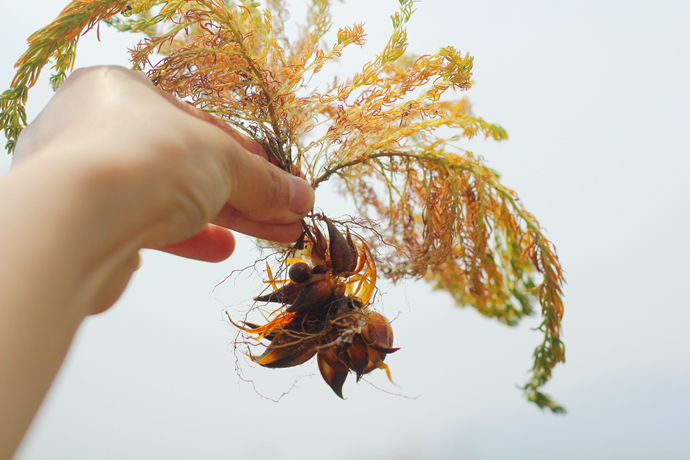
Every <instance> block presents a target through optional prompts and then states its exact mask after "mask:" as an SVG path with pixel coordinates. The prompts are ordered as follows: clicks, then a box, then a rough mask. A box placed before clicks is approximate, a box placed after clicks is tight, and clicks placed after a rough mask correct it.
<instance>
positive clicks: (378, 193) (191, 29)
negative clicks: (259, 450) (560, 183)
mask: <svg viewBox="0 0 690 460" xmlns="http://www.w3.org/2000/svg"><path fill="white" fill-rule="evenodd" d="M412 4H413V1H412V0H400V10H399V11H398V12H397V13H395V14H394V15H393V16H392V21H393V33H392V35H391V37H390V39H389V41H388V43H387V45H386V46H385V48H384V49H383V50H382V51H381V52H380V54H378V55H376V56H375V57H374V58H373V59H372V60H371V61H370V62H369V63H367V64H365V65H364V66H363V67H362V69H361V70H360V71H359V72H357V73H355V74H354V75H353V76H352V77H350V78H348V79H336V80H335V81H333V83H332V84H330V85H329V86H328V87H327V88H325V89H323V90H321V91H317V90H312V89H310V88H309V82H310V79H311V78H312V77H313V75H314V74H316V73H318V72H319V71H321V70H322V68H323V67H324V65H325V64H327V63H328V61H331V60H333V59H334V58H337V57H339V56H341V54H342V52H343V51H344V49H345V48H347V47H348V46H350V45H353V44H354V45H361V44H363V43H364V37H365V33H364V28H363V26H362V25H361V24H355V25H352V26H350V27H344V28H342V29H340V30H338V31H337V35H335V36H334V37H332V38H331V41H334V42H335V44H334V45H333V46H331V47H328V48H326V47H324V45H323V40H322V37H323V36H324V35H325V34H326V33H328V32H329V30H330V28H331V19H330V15H329V2H328V1H327V0H313V1H312V2H311V5H310V6H309V9H308V14H307V25H306V26H304V27H303V28H302V29H301V31H300V33H299V37H298V38H297V39H296V40H291V39H289V38H288V37H287V36H286V34H285V32H284V20H283V19H284V18H285V17H287V11H286V7H285V5H284V3H283V1H282V0H269V1H268V2H267V5H266V6H265V7H261V6H260V5H259V4H258V3H256V2H252V1H244V2H240V3H237V4H235V3H233V2H230V1H225V2H224V1H221V0H198V1H187V0H171V1H164V0H138V1H129V2H126V1H121V0H119V1H112V0H75V1H73V2H72V3H70V5H69V6H68V7H67V8H66V9H65V10H64V11H63V12H62V13H61V14H60V16H59V17H58V18H56V19H55V21H54V22H53V23H52V24H51V25H49V26H48V27H46V28H44V29H41V30H40V31H38V32H36V33H35V34H34V35H32V36H31V37H30V38H29V49H28V51H27V52H26V53H25V54H24V55H23V56H22V57H21V59H20V60H19V61H18V63H17V67H18V71H17V76H16V77H15V79H14V80H13V82H12V88H11V89H9V90H7V91H6V92H5V93H4V94H3V95H2V100H1V103H2V105H1V108H2V114H1V115H0V123H1V124H2V126H3V128H4V130H5V135H6V137H7V138H8V143H7V149H8V151H12V149H13V148H14V145H15V140H16V138H17V136H18V135H19V133H20V131H21V129H22V128H23V126H24V125H25V124H26V115H25V112H24V103H25V102H26V98H27V92H28V89H29V88H30V87H31V86H32V85H33V84H34V83H35V82H36V79H37V77H38V74H39V73H40V71H41V69H42V68H43V66H44V65H46V63H48V61H49V60H52V62H53V69H54V70H55V74H54V75H53V77H52V79H51V82H52V84H53V85H54V86H55V87H57V86H59V84H60V83H62V81H64V79H65V78H66V75H67V72H69V71H70V70H71V67H72V65H73V62H74V54H75V52H76V45H77V41H78V39H79V36H80V35H81V34H82V33H83V32H84V31H85V30H87V29H89V28H93V27H94V26H96V25H97V24H98V23H99V21H105V22H106V23H108V24H109V25H111V26H114V27H116V28H118V29H119V30H120V31H129V32H139V33H144V34H145V35H146V37H147V38H144V39H143V40H142V41H141V42H140V43H139V45H138V46H137V47H136V48H135V49H134V50H132V67H133V68H135V69H140V70H142V71H145V72H146V73H147V74H148V76H149V77H150V78H151V80H152V81H153V83H154V84H156V85H158V86H159V87H161V88H162V89H164V90H166V91H169V92H170V93H172V94H174V95H176V96H177V97H179V98H182V99H184V100H186V101H187V102H189V103H190V104H193V105H195V106H196V107H199V108H201V109H203V110H205V111H207V112H209V113H212V114H214V115H216V116H218V117H219V118H221V119H223V120H225V121H226V122H227V123H229V124H231V125H232V126H233V127H235V128H236V129H237V130H239V131H241V132H243V133H244V134H245V135H247V136H248V137H250V138H252V139H254V140H256V141H257V142H260V143H261V144H262V145H263V146H264V149H265V150H266V152H268V154H269V155H270V156H271V157H272V161H274V162H275V163H276V164H279V165H280V166H281V167H282V168H283V169H285V170H286V171H292V172H295V171H298V170H299V171H302V173H303V174H304V175H305V176H306V178H307V179H308V180H309V181H311V183H312V185H313V186H314V187H318V186H319V185H320V184H321V183H323V182H324V181H327V180H328V179H330V178H332V177H333V176H339V177H340V178H341V179H342V181H343V183H344V184H345V187H346V189H347V190H348V191H349V193H350V194H351V195H352V197H353V199H354V202H355V204H356V206H357V209H358V212H359V213H360V214H361V216H360V218H359V221H362V218H364V222H365V223H364V224H363V226H362V228H360V229H359V230H360V232H364V233H366V232H367V229H369V237H368V239H367V241H368V243H369V244H370V245H371V247H372V248H373V249H375V250H378V254H379V259H378V262H377V264H378V265H379V268H380V271H379V272H380V273H384V274H385V276H387V277H389V278H391V279H392V280H394V281H396V280H399V279H401V278H403V277H416V278H425V279H426V280H428V281H429V282H431V283H432V284H433V285H434V286H435V287H437V288H439V289H443V290H446V291H448V292H449V293H450V294H451V295H452V296H453V297H454V298H455V300H456V301H457V303H458V304H459V305H461V306H465V305H471V306H473V307H474V308H476V309H477V310H478V311H479V312H481V313H482V314H484V315H486V316H490V317H495V318H497V319H498V320H499V321H501V322H503V323H505V324H508V325H514V324H516V323H517V322H518V320H519V319H520V318H521V317H523V316H525V315H530V314H532V313H533V305H534V304H535V303H538V304H539V305H540V308H541V315H542V317H543V322H542V325H541V328H540V329H541V331H542V332H543V334H544V340H543V342H542V344H541V345H539V346H538V347H537V349H536V351H535V355H534V358H535V360H534V367H533V376H532V378H531V380H530V381H529V382H528V383H527V384H526V385H525V386H524V391H525V393H526V395H527V398H528V399H529V400H531V401H534V402H535V403H536V404H538V405H539V406H540V407H548V408H550V409H551V410H553V411H554V412H562V411H563V408H562V407H561V406H559V405H557V404H556V403H554V402H553V401H552V400H551V399H550V398H549V397H548V396H547V395H545V394H543V393H541V392H540V391H539V389H540V388H541V387H542V386H543V385H544V384H545V383H546V381H547V380H548V379H549V377H550V376H551V370H552V368H553V367H554V366H555V365H556V363H558V362H564V361H565V355H564V347H563V344H562V342H561V340H560V339H559V336H560V330H561V324H560V321H561V318H562V315H563V304H562V300H561V286H562V283H563V276H562V272H561V267H560V265H559V262H558V258H557V256H556V253H555V250H554V248H553V246H552V244H551V243H550V242H549V241H548V240H547V239H546V238H545V237H544V235H543V233H542V231H541V229H540V227H539V224H538V222H537V221H536V219H535V218H534V216H532V215H531V214H530V213H528V212H527V211H526V210H525V209H524V208H523V206H522V204H521V203H520V202H519V200H518V198H517V195H516V194H515V193H514V192H513V191H511V190H509V189H507V188H505V187H504V186H503V185H501V183H500V182H499V177H498V175H497V174H496V173H495V172H494V171H492V170H491V169H489V168H487V167H486V166H484V165H483V164H482V161H481V160H480V159H479V158H477V157H475V156H474V155H472V154H471V153H469V152H466V151H462V150H459V149H457V148H456V147H454V146H453V143H454V142H455V141H457V140H459V139H462V138H472V137H474V136H484V137H487V138H492V139H495V140H502V139H506V138H507V135H506V132H505V131H504V130H503V129H502V128H501V127H500V126H498V125H495V124H491V123H487V122H486V121H484V120H482V119H481V118H478V117H475V116H474V115H473V114H472V112H471V110H470V106H469V103H468V101H467V100H466V99H461V100H446V99H442V97H443V96H445V93H447V92H448V93H453V92H454V91H457V90H466V89H468V88H469V87H470V85H471V80H470V78H471V71H472V65H473V58H472V57H470V56H469V55H468V54H463V53H461V52H459V51H458V50H456V49H455V48H453V47H451V46H448V47H444V48H441V49H440V50H439V51H438V52H436V53H435V54H430V55H424V56H412V55H410V54H407V53H406V46H407V35H406V31H405V24H406V23H407V21H408V19H409V18H410V15H411V14H412V12H413V10H412ZM154 7H157V8H154ZM154 11H155V13H154ZM154 53H159V54H162V55H164V58H163V59H162V60H160V61H159V62H157V63H155V64H152V62H151V61H150V60H151V59H153V57H154V56H153V55H154ZM440 128H443V129H440ZM441 132H442V133H445V134H447V137H445V138H444V137H441V135H440V133H441ZM448 133H450V134H448ZM373 220H377V221H378V222H379V224H378V225H377V226H376V229H377V231H376V232H375V234H374V232H371V229H372V228H373V227H374V226H373V225H372V224H371V222H372V221H373ZM367 221H368V222H369V223H368V224H367V223H366V222H367ZM356 222H357V219H354V220H353V222H352V223H351V224H350V225H353V226H356V225H357V224H356ZM390 248H395V250H393V251H391V250H390ZM535 277H536V278H535Z"/></svg>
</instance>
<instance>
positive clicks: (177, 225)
mask: <svg viewBox="0 0 690 460" xmlns="http://www.w3.org/2000/svg"><path fill="white" fill-rule="evenodd" d="M313 204H314V193H313V190H312V189H311V187H309V185H308V184H307V183H306V182H305V181H304V180H302V179H300V178H297V177H295V176H292V175H289V174H287V173H284V172H283V171H281V170H279V169H278V168H277V167H275V166H273V165H271V164H269V162H268V161H267V160H266V156H265V154H264V152H263V150H262V149H261V147H260V145H258V144H254V143H252V142H250V141H247V140H245V139H243V138H242V137H241V136H240V135H239V134H237V133H235V132H234V131H232V130H231V129H230V128H228V127H226V126H225V125H224V124H223V123H222V122H221V121H219V120H217V119H215V118H213V117H211V116H209V115H207V114H204V113H203V112H200V111H198V110H196V109H194V108H192V107H191V106H189V105H188V104H186V103H184V102H181V101H178V100H176V99H175V98H174V97H172V96H170V95H168V94H165V93H163V92H161V91H159V90H158V89H157V88H155V87H154V86H153V85H152V84H151V83H150V81H148V80H147V79H146V77H145V76H143V75H142V74H139V73H136V72H132V71H129V70H126V69H124V68H120V67H93V68H89V69H82V70H78V71H76V72H74V73H73V74H72V75H71V76H70V77H69V78H68V79H67V81H66V82H65V83H64V84H63V86H62V87H61V89H60V90H59V91H58V92H57V93H56V94H55V96H54V97H53V99H52V100H51V101H50V103H49V104H48V106H47V107H46V108H45V109H44V110H43V112H42V113H41V114H40V115H39V116H38V117H37V118H36V120H35V121H34V122H33V123H31V124H30V125H29V126H28V127H27V128H26V129H25V130H24V131H23V132H22V135H21V136H20V138H19V141H18V144H17V148H16V151H15V163H14V165H13V167H12V168H11V170H10V172H9V173H8V174H6V175H5V176H3V177H0V376H1V381H0V383H1V384H0V460H6V459H10V458H11V457H12V456H13V454H14V452H15V451H16V449H17V447H18V445H19V443H20V442H21V439H22V437H23V436H24V434H25V432H26V430H27V429H28V427H29V425H30V423H31V421H32V419H33V417H34V415H35V414H36V411H37V410H38V408H39V406H40V404H41V402H42V401H43V398H44V397H45V395H46V392H47V391H48V389H49V387H50V385H51V383H52V382H53V379H54V378H55V375H56V374H57V372H58V370H59V369H60V366H61V364H62V362H63V360H64V357H65V355H66V353H67V351H68V349H69V347H70V344H71V342H72V339H73V337H74V335H75V333H76V331H77V329H78V328H79V325H80V324H81V323H82V321H83V320H84V319H85V318H86V317H87V316H88V315H92V314H96V313H99V312H102V311H104V310H106V309H108V308H109V307H110V306H111V305H113V303H114V302H115V301H116V300H117V299H118V297H119V296H120V295H121V294H122V292H123V290H124V288H125V287H126V286H127V283H128V282H129V279H130V277H131V276H132V273H133V272H134V271H135V270H136V269H137V267H138V265H139V255H138V254H139V250H140V249H142V248H156V249H161V250H164V251H166V252H169V253H172V254H176V255H180V256H184V257H188V258H193V259H198V260H203V261H208V262H216V261H221V260H224V259H226V258H227V257H229V256H230V254H231V253H232V251H233V249H234V247H235V240H234V238H233V235H232V233H231V232H230V229H232V230H236V231H239V232H242V233H245V234H248V235H252V236H256V237H259V238H265V239H271V240H274V241H280V242H290V241H294V240H295V239H297V238H298V237H299V235H300V233H301V224H300V220H301V219H302V217H304V216H305V215H306V214H307V213H308V212H309V211H310V210H311V208H312V207H313Z"/></svg>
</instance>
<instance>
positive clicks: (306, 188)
mask: <svg viewBox="0 0 690 460" xmlns="http://www.w3.org/2000/svg"><path fill="white" fill-rule="evenodd" d="M289 180H290V211H292V212H294V213H295V214H306V213H308V212H309V211H311V209H312V208H313V207H314V189H312V188H311V186H310V185H309V183H308V182H307V181H305V180H304V179H302V178H301V177H297V176H293V175H292V174H290V175H289Z"/></svg>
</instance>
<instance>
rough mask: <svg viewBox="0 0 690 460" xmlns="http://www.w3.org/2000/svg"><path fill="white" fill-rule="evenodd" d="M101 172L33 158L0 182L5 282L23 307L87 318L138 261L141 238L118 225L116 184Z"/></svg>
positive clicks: (0, 236)
mask: <svg viewBox="0 0 690 460" xmlns="http://www.w3.org/2000/svg"><path fill="white" fill-rule="evenodd" d="M98 169H99V168H98V167H97V166H96V165H93V166H86V167H85V166H84V165H74V164H70V160H69V157H63V158H60V156H47V155H46V156H43V155H36V156H35V157H32V158H29V159H26V160H25V161H23V162H22V163H20V164H19V165H17V166H16V167H14V168H13V169H12V170H11V171H10V173H9V174H7V175H6V176H5V177H2V178H1V179H0V215H2V216H3V219H2V223H0V244H1V245H2V247H3V248H4V251H3V252H4V255H3V258H2V259H3V260H2V262H0V264H1V265H0V274H2V275H3V276H1V277H0V279H4V282H1V283H0V284H2V285H4V286H2V287H3V288H8V289H12V290H13V291H17V295H20V297H22V298H23V302H22V303H23V304H25V305H46V306H47V305H55V304H56V303H57V304H58V305H59V308H57V310H59V311H60V314H67V313H68V312H67V311H65V310H66V309H68V310H73V313H74V314H75V315H77V316H83V315H86V314H89V313H91V312H92V311H93V310H94V308H98V307H95V305H98V304H99V303H100V302H101V299H99V296H103V294H104V292H103V289H104V285H107V283H108V278H109V277H112V276H114V275H116V274H117V272H118V271H119V270H122V267H123V266H126V267H127V266H129V265H131V262H130V261H131V260H132V259H133V258H135V257H136V252H137V249H138V248H139V247H140V246H139V244H138V243H139V242H138V241H136V237H135V236H136V235H137V232H136V231H130V232H123V230H122V229H123V226H122V225H115V223H117V222H116V220H117V219H118V217H120V218H122V216H116V215H115V214H113V210H112V208H113V203H115V202H116V201H117V194H118V191H117V190H116V187H114V186H113V183H114V182H116V181H115V180H111V181H108V180H107V179H106V177H105V176H106V175H105V174H103V173H101V174H99V173H98V172H97V171H98ZM101 169H102V168H101ZM109 182H110V183H109ZM134 268H136V265H134ZM130 273H131V272H130ZM6 283H7V284H6ZM113 300H114V299H113Z"/></svg>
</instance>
